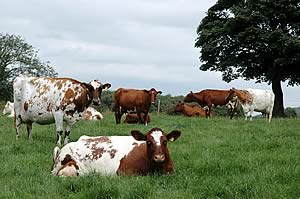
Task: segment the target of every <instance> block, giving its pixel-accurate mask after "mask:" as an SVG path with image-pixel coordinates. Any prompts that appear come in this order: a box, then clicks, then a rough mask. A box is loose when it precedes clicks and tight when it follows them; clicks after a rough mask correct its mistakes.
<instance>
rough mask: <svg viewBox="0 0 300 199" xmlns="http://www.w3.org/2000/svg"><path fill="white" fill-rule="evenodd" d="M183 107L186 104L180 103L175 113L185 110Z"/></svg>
mask: <svg viewBox="0 0 300 199" xmlns="http://www.w3.org/2000/svg"><path fill="white" fill-rule="evenodd" d="M183 107H184V103H183V102H179V103H178V104H177V105H176V107H175V112H181V111H182V110H183Z"/></svg>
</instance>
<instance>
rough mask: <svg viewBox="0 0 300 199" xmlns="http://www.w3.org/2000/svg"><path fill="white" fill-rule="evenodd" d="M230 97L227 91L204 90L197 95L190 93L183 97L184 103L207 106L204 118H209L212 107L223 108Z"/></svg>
mask: <svg viewBox="0 0 300 199" xmlns="http://www.w3.org/2000/svg"><path fill="white" fill-rule="evenodd" d="M232 97H233V96H231V93H230V91H229V90H212V89H205V90H202V91H200V92H197V93H193V92H192V91H191V92H190V93H189V94H187V95H186V96H185V98H184V102H197V103H198V104H199V105H200V106H202V107H205V106H208V109H207V111H206V118H209V117H210V116H211V108H212V106H218V105H220V106H224V105H226V104H227V103H228V101H229V100H231V99H232Z"/></svg>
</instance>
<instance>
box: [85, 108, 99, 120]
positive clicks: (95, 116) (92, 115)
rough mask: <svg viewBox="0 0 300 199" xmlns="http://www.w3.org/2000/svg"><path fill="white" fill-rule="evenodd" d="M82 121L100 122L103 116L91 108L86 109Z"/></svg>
mask: <svg viewBox="0 0 300 199" xmlns="http://www.w3.org/2000/svg"><path fill="white" fill-rule="evenodd" d="M82 115H83V119H84V120H102V119H103V115H102V114H101V113H100V112H99V111H97V110H96V109H94V108H93V107H88V108H87V109H86V110H85V111H84V112H83V114H82Z"/></svg>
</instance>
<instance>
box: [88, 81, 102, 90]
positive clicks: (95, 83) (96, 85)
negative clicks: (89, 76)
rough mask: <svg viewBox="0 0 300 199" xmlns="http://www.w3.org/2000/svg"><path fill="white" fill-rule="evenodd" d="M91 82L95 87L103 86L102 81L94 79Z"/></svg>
mask: <svg viewBox="0 0 300 199" xmlns="http://www.w3.org/2000/svg"><path fill="white" fill-rule="evenodd" d="M90 84H91V85H92V86H93V87H94V89H98V88H99V87H100V86H101V83H100V82H99V81H98V80H93V81H91V82H90Z"/></svg>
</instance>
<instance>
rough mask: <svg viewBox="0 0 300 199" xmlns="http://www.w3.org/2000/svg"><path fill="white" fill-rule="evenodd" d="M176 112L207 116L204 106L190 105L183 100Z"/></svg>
mask: <svg viewBox="0 0 300 199" xmlns="http://www.w3.org/2000/svg"><path fill="white" fill-rule="evenodd" d="M175 112H181V113H183V115H184V116H187V117H193V116H197V117H205V116H206V110H205V109H204V108H202V107H199V106H196V105H188V104H185V103H183V102H180V103H178V104H177V105H176V107H175Z"/></svg>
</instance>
